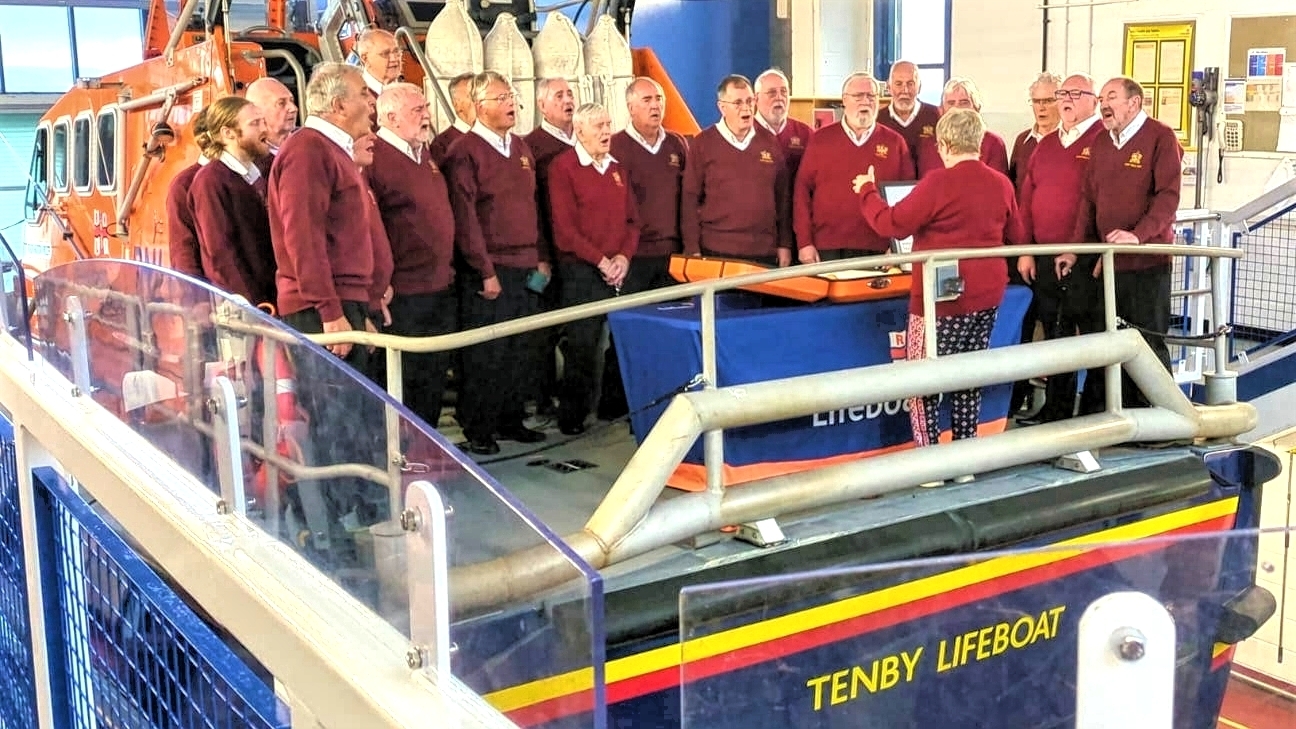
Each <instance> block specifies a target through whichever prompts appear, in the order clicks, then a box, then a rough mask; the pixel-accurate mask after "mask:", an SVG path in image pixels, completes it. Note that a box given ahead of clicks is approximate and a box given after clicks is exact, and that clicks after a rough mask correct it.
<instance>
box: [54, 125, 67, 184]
mask: <svg viewBox="0 0 1296 729" xmlns="http://www.w3.org/2000/svg"><path fill="white" fill-rule="evenodd" d="M50 167H51V170H52V171H53V173H54V189H55V190H60V191H62V190H66V189H67V186H68V125H67V122H60V123H58V124H55V125H54V164H53V165H51V166H50Z"/></svg>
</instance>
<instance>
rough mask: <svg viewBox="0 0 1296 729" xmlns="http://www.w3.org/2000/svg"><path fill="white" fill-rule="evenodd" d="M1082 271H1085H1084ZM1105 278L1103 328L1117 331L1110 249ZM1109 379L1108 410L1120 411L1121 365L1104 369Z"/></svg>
mask: <svg viewBox="0 0 1296 729" xmlns="http://www.w3.org/2000/svg"><path fill="white" fill-rule="evenodd" d="M1081 273H1084V272H1083V271H1082V272H1081ZM1102 278H1103V328H1104V329H1105V330H1106V331H1108V332H1114V331H1116V326H1117V324H1116V254H1115V253H1112V251H1111V250H1110V249H1108V250H1105V251H1103V254H1102ZM1103 377H1105V378H1106V379H1107V411H1108V412H1112V413H1115V412H1119V411H1120V409H1121V402H1122V400H1121V366H1120V365H1118V364H1115V365H1109V366H1108V367H1107V368H1106V369H1105V370H1104V371H1103Z"/></svg>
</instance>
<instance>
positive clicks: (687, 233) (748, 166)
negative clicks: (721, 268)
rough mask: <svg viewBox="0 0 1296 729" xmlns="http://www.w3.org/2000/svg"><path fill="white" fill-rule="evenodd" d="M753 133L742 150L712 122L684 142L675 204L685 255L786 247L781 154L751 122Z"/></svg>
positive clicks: (787, 207)
mask: <svg viewBox="0 0 1296 729" xmlns="http://www.w3.org/2000/svg"><path fill="white" fill-rule="evenodd" d="M720 123H721V124H723V123H724V122H720ZM755 134H756V136H755V138H754V139H752V140H751V141H750V142H749V143H748V145H747V149H745V150H739V149H738V148H737V147H735V146H733V145H732V144H730V143H729V141H728V140H726V139H725V138H724V137H722V136H721V135H720V131H719V130H718V129H717V128H716V127H714V126H713V127H708V128H707V129H706V130H704V131H703V132H702V133H701V134H698V135H697V136H696V137H694V138H693V141H692V143H690V144H689V165H688V169H687V170H686V171H685V173H684V192H683V197H682V199H681V202H680V232H681V234H682V237H683V242H684V252H685V253H689V254H696V253H700V252H701V251H702V249H706V250H707V251H710V252H711V253H713V254H716V255H720V256H741V257H755V256H771V257H772V256H774V255H775V254H776V252H777V249H779V248H791V247H792V235H791V228H792V225H791V223H792V221H791V217H792V215H791V212H792V211H791V198H792V195H791V181H790V179H789V178H788V175H787V166H786V165H785V164H784V162H783V153H782V151H780V149H779V143H778V139H776V138H775V137H774V135H773V134H770V133H769V131H768V130H767V129H765V128H763V127H761V126H760V125H759V124H757V125H756V127H755Z"/></svg>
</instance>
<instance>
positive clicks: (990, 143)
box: [918, 129, 1008, 179]
mask: <svg viewBox="0 0 1296 729" xmlns="http://www.w3.org/2000/svg"><path fill="white" fill-rule="evenodd" d="M981 161H982V162H984V163H985V164H986V166H987V167H989V168H990V169H992V170H998V171H1000V172H1002V173H1003V174H1004V176H1005V177H1007V176H1008V146H1007V145H1005V144H1004V140H1003V137H1001V136H999V135H998V134H995V133H994V132H992V131H990V130H988V129H987V130H986V133H985V136H984V137H982V138H981ZM944 167H945V162H944V160H942V159H941V156H940V152H939V151H937V149H936V137H934V136H933V137H931V138H928V139H924V140H923V141H922V147H921V148H920V149H919V150H918V177H919V178H920V179H921V178H923V177H926V176H927V175H928V174H930V173H931V172H932V171H933V170H939V169H944Z"/></svg>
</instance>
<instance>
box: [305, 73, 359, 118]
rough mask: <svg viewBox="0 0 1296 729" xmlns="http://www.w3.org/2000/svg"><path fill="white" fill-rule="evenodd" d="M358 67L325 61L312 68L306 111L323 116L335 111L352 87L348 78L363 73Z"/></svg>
mask: <svg viewBox="0 0 1296 729" xmlns="http://www.w3.org/2000/svg"><path fill="white" fill-rule="evenodd" d="M361 73H362V72H361V71H360V69H359V68H358V67H356V66H352V65H351V64H349V63H341V62H338V61H325V62H324V63H321V64H319V65H317V66H315V68H314V69H313V70H312V72H311V79H310V83H308V84H306V113H307V114H309V115H311V116H321V115H323V114H331V113H333V106H334V104H336V103H337V102H339V101H341V100H343V99H345V98H346V97H347V94H348V93H349V92H350V89H349V88H348V87H347V79H348V78H352V77H358V76H360V75H361Z"/></svg>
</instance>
